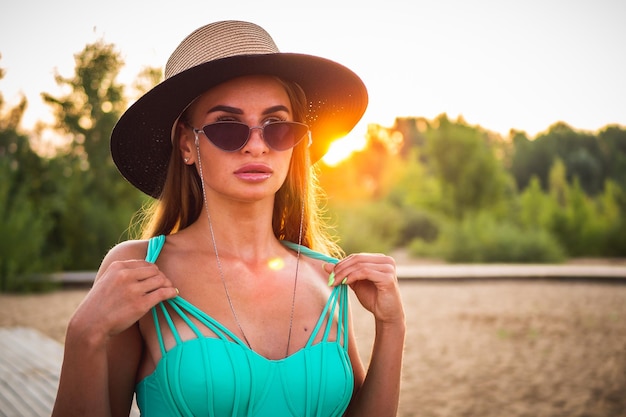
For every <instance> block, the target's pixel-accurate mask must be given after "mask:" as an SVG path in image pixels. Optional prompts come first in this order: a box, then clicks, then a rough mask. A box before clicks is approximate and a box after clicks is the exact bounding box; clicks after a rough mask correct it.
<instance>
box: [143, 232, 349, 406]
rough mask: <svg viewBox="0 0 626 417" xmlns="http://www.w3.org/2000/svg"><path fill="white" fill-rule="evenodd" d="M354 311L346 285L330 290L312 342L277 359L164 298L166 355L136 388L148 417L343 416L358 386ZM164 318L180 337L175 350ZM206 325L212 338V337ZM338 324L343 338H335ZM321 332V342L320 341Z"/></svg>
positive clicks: (155, 243)
mask: <svg viewBox="0 0 626 417" xmlns="http://www.w3.org/2000/svg"><path fill="white" fill-rule="evenodd" d="M164 241H165V238H164V237H163V236H159V237H156V238H153V239H151V240H150V243H149V245H148V256H147V257H146V260H147V261H149V262H155V261H156V259H157V257H158V255H159V252H160V250H161V248H162V246H163V243H164ZM284 244H285V245H286V246H288V247H290V248H293V249H295V250H298V248H299V250H300V251H301V253H302V254H303V255H305V256H309V257H313V258H316V259H323V260H324V261H326V262H333V263H336V262H337V260H336V259H334V258H329V257H327V256H325V255H322V254H319V253H317V252H314V251H311V250H310V249H308V248H306V247H303V246H300V247H298V245H294V244H293V243H290V242H284ZM347 309H348V292H347V287H346V286H345V285H340V286H338V287H336V288H334V289H333V291H332V292H331V295H330V297H329V299H328V301H327V303H326V306H325V307H324V309H323V310H322V312H321V314H320V317H319V319H318V321H317V324H316V326H315V328H314V330H313V332H312V333H311V335H310V337H309V340H308V342H307V343H306V345H305V346H304V347H303V348H302V349H300V350H298V351H297V352H295V353H293V354H291V355H290V356H288V357H286V358H284V359H280V360H271V359H267V358H265V357H263V356H261V355H259V354H258V353H256V352H255V351H253V350H252V349H250V348H249V347H248V346H247V345H246V344H245V343H244V342H243V341H242V340H240V339H239V338H238V337H237V336H236V335H234V334H233V333H232V332H231V331H230V330H228V329H227V328H226V327H225V326H223V325H222V324H221V323H219V322H218V321H217V320H215V319H213V318H212V317H210V316H209V315H208V314H206V313H204V312H203V311H202V310H200V309H199V308H197V307H196V306H194V305H193V304H191V303H189V302H188V301H187V300H185V299H184V298H182V297H180V296H179V297H176V298H174V299H171V300H167V301H165V302H163V303H160V304H159V305H157V306H156V307H155V308H153V309H152V316H153V319H154V323H155V326H156V333H157V338H158V340H159V345H160V349H161V354H162V357H161V359H160V361H159V362H158V364H157V366H156V369H155V370H154V372H153V373H152V374H150V375H149V376H147V377H146V378H145V379H143V380H142V381H140V382H139V383H138V384H137V387H136V391H137V403H138V405H139V408H140V410H141V413H142V416H146V417H155V416H156V417H159V416H215V417H222V416H229V417H230V416H232V417H235V416H255V417H259V416H260V417H262V416H272V417H281V416H294V417H295V416H297V417H303V416H317V417H322V416H324V417H326V416H340V415H342V414H343V412H344V411H345V409H346V408H347V406H348V403H349V402H350V399H351V397H352V391H353V371H352V366H351V364H350V358H349V356H348V311H347ZM172 315H177V316H179V317H180V318H181V319H182V321H183V323H184V324H185V325H186V326H188V327H189V328H190V329H191V330H192V331H193V333H194V334H195V337H194V338H192V339H189V340H182V338H181V336H180V333H179V330H178V329H177V328H176V325H175V324H174V320H173V318H172ZM159 316H161V317H162V318H163V321H164V322H165V323H166V324H167V327H168V329H169V331H170V332H171V333H172V335H173V338H174V340H175V346H174V347H172V348H171V349H169V350H167V349H166V347H165V343H164V341H163V331H162V329H161V327H160V325H159ZM335 317H338V319H337V320H335V319H334V318H335ZM199 326H200V327H204V328H206V329H207V330H209V331H210V332H211V333H212V334H213V335H212V336H207V335H206V331H205V332H203V331H202V330H201V328H200V327H199ZM334 326H336V329H337V331H336V338H335V339H336V340H331V335H332V334H333V327H334ZM320 332H323V333H322V334H321V340H320V341H318V342H315V343H314V341H315V340H317V339H319V338H318V335H320Z"/></svg>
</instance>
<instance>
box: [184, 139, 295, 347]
mask: <svg viewBox="0 0 626 417" xmlns="http://www.w3.org/2000/svg"><path fill="white" fill-rule="evenodd" d="M196 150H197V153H198V170H199V171H200V181H201V183H202V198H203V200H204V207H205V210H206V213H207V219H208V221H209V231H210V233H211V243H212V244H213V252H214V253H215V261H216V262H217V270H218V272H219V275H220V280H221V281H222V286H223V287H224V292H225V293H226V299H227V300H228V305H229V306H230V311H231V313H232V314H233V318H234V319H235V323H237V327H238V328H239V331H240V332H241V335H242V336H243V340H244V342H246V345H248V348H250V350H253V349H252V345H251V344H250V341H249V340H248V338H247V336H246V333H245V332H244V331H243V327H242V326H241V322H240V321H239V318H238V317H237V312H236V311H235V306H234V305H233V300H232V298H231V296H230V292H229V291H228V286H227V285H226V278H225V274H224V269H223V268H222V261H221V259H220V256H219V252H218V251H217V242H216V239H215V233H214V231H213V222H212V221H211V215H210V213H209V206H208V204H207V198H206V191H205V186H204V175H203V173H202V160H201V159H200V146H199V144H198V142H197V141H196ZM303 222H304V203H303V204H302V205H301V210H300V228H299V230H298V250H297V252H296V270H295V276H294V279H293V293H292V298H291V313H290V315H289V332H288V334H287V348H286V350H285V358H286V357H287V356H289V347H290V345H291V330H292V328H293V316H294V311H295V309H296V288H297V285H298V271H299V269H300V245H301V244H302V224H303Z"/></svg>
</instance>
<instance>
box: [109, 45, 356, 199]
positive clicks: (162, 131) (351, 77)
mask: <svg viewBox="0 0 626 417" xmlns="http://www.w3.org/2000/svg"><path fill="white" fill-rule="evenodd" d="M244 75H274V76H278V77H280V78H282V79H285V80H289V81H293V82H296V83H298V84H299V85H300V86H301V87H302V89H303V90H304V92H305V94H306V96H307V100H308V102H309V116H308V118H307V121H306V122H307V124H308V125H309V127H310V129H311V134H312V137H313V143H312V145H311V148H310V151H311V161H312V162H313V163H315V162H317V161H318V160H319V159H320V158H321V157H322V156H324V154H325V153H326V152H327V151H328V147H329V146H330V143H331V142H332V141H333V140H335V139H337V138H340V137H342V136H345V135H346V134H347V133H348V132H350V130H352V129H353V128H354V126H355V125H356V124H357V123H358V122H359V120H360V119H361V117H362V116H363V113H364V112H365V109H366V107H367V102H368V97H367V89H366V88H365V85H364V84H363V81H362V80H361V79H360V78H359V77H358V76H357V75H356V74H355V73H354V72H352V71H351V70H350V69H348V68H346V67H344V66H343V65H341V64H338V63H336V62H334V61H331V60H328V59H325V58H321V57H316V56H311V55H304V54H294V53H275V54H260V55H239V56H233V57H228V58H223V59H218V60H214V61H210V62H207V63H204V64H200V65H198V66H195V67H192V68H190V69H188V70H185V71H183V72H181V73H179V74H177V75H174V76H172V77H170V78H168V79H166V80H165V81H163V82H161V83H160V84H158V85H157V86H155V87H154V88H153V89H152V90H150V91H148V92H147V93H146V94H145V95H144V96H142V97H141V98H140V99H138V100H137V101H136V102H135V103H134V104H133V105H132V106H130V107H129V108H128V110H126V112H125V113H124V114H123V115H122V116H121V118H120V119H119V121H118V122H117V124H116V125H115V127H114V128H113V132H112V134H111V155H112V157H113V161H114V162H115V164H116V165H117V167H118V169H119V171H120V173H121V174H122V175H123V176H124V177H125V178H126V179H127V180H128V181H129V182H130V183H131V184H133V185H134V186H135V187H137V188H138V189H140V190H141V191H143V192H144V193H146V194H148V195H150V196H152V197H155V198H158V197H159V195H160V194H161V190H162V189H163V185H164V183H165V176H166V173H167V166H168V163H169V159H170V156H171V152H172V141H171V134H172V127H173V125H174V123H175V121H176V120H177V119H178V117H179V116H180V114H181V112H182V111H183V110H184V109H185V108H186V107H187V106H188V105H189V104H190V103H191V102H192V101H193V100H194V99H196V98H197V97H198V96H199V95H200V94H202V93H204V92H205V91H207V90H209V89H210V88H212V87H214V86H216V85H218V84H221V83H223V82H225V81H228V80H230V79H233V78H236V77H240V76H244Z"/></svg>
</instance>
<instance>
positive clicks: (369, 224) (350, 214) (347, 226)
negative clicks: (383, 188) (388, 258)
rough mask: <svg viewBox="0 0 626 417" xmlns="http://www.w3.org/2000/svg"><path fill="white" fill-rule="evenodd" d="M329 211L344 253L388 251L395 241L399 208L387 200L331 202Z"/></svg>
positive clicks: (400, 225)
mask: <svg viewBox="0 0 626 417" xmlns="http://www.w3.org/2000/svg"><path fill="white" fill-rule="evenodd" d="M332 213H333V220H334V221H333V223H335V224H337V229H336V232H337V235H338V237H339V244H340V245H341V246H342V248H343V250H344V251H345V252H346V253H354V252H381V253H388V252H389V251H391V250H392V249H393V248H395V247H396V246H397V245H398V242H399V239H400V235H401V228H402V224H401V222H399V221H398V220H399V219H401V216H400V211H399V210H398V208H397V207H395V206H393V205H391V204H389V203H388V202H385V201H381V202H372V203H367V204H346V205H340V206H333V207H332Z"/></svg>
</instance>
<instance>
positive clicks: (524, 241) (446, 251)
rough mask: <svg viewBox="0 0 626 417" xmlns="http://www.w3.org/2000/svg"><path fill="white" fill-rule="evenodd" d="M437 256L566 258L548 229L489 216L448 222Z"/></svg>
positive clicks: (451, 259)
mask: <svg viewBox="0 0 626 417" xmlns="http://www.w3.org/2000/svg"><path fill="white" fill-rule="evenodd" d="M421 247H423V244H422V243H421V242H419V241H418V242H417V243H414V244H412V246H411V250H412V251H413V253H415V251H417V250H419V249H420V248H421ZM422 250H423V248H422ZM436 253H438V254H439V255H440V256H442V257H443V259H445V260H447V261H449V262H561V261H562V260H563V259H564V252H563V250H562V249H561V247H560V245H559V243H558V242H557V241H556V240H555V239H554V238H553V237H552V236H551V235H550V234H549V233H548V232H546V231H545V230H541V229H523V228H520V227H519V226H516V225H514V224H512V223H509V222H499V221H496V220H495V219H494V218H493V216H490V215H489V214H488V213H481V214H477V215H473V216H467V217H466V218H464V219H463V220H462V221H460V222H456V221H455V222H450V223H448V224H447V225H446V226H445V227H444V228H443V231H442V234H441V237H440V238H439V240H438V241H437V242H436ZM422 255H423V253H422ZM431 255H432V252H431Z"/></svg>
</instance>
